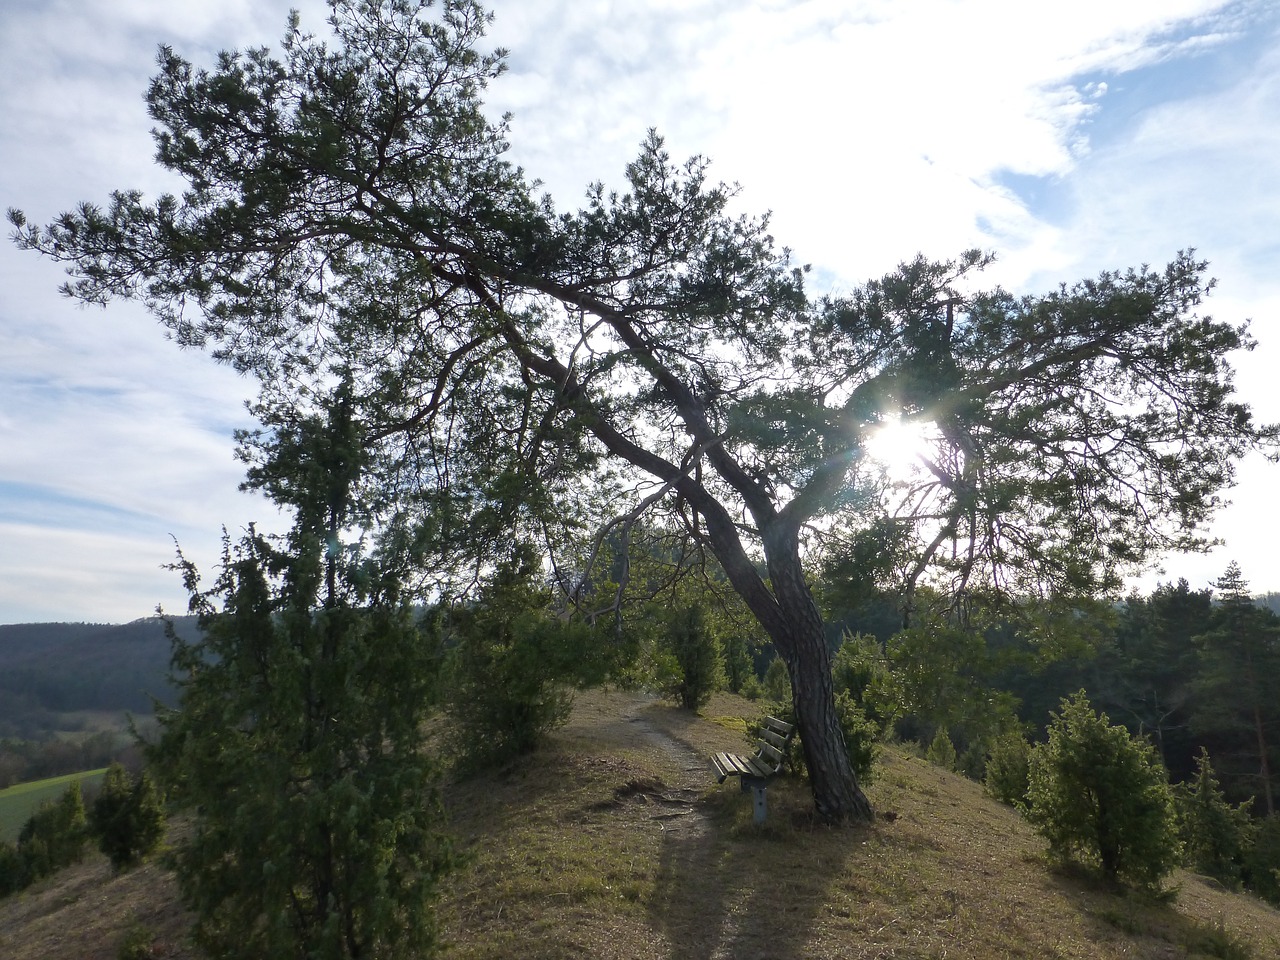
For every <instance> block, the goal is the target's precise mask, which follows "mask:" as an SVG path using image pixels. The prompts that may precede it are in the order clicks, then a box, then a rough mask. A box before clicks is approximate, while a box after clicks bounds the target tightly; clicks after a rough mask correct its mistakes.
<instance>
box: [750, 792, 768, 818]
mask: <svg viewBox="0 0 1280 960" xmlns="http://www.w3.org/2000/svg"><path fill="white" fill-rule="evenodd" d="M751 804H752V807H753V808H754V811H755V822H756V823H764V818H765V814H767V813H768V812H769V803H768V800H766V798H765V788H764V787H760V786H752V788H751Z"/></svg>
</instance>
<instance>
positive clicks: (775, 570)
mask: <svg viewBox="0 0 1280 960" xmlns="http://www.w3.org/2000/svg"><path fill="white" fill-rule="evenodd" d="M765 558H766V561H767V563H768V568H769V578H770V581H771V585H772V587H773V594H774V597H775V598H776V600H777V603H778V606H779V607H780V608H781V611H782V613H783V617H782V618H781V622H780V623H774V624H766V625H765V626H766V629H770V634H771V637H772V639H773V642H774V646H775V647H776V648H777V650H778V652H779V654H781V656H782V658H783V661H784V662H785V663H786V665H787V669H788V672H789V673H790V674H791V702H792V706H793V707H794V709H795V716H796V725H797V726H798V727H799V733H800V742H801V745H802V746H803V747H804V759H805V765H806V766H807V767H808V770H809V783H810V786H811V788H812V790H813V802H814V807H815V809H816V810H817V812H818V815H819V816H820V817H822V818H823V819H824V820H826V821H828V822H830V823H849V822H855V823H867V822H870V821H871V820H872V818H873V817H874V816H875V811H874V810H873V808H872V806H871V801H870V800H868V799H867V796H866V794H865V793H863V792H862V788H861V787H860V786H859V785H858V778H857V776H856V775H855V774H854V772H853V767H852V766H851V765H850V763H849V754H848V752H847V750H846V749H845V741H844V734H843V732H842V731H841V728H840V718H839V716H838V715H837V713H836V706H835V689H834V684H833V682H832V678H831V653H830V651H829V650H828V648H827V638H826V632H825V630H824V629H823V627H824V624H823V620H822V614H821V613H820V612H819V610H818V605H817V603H816V602H815V601H814V599H813V593H812V592H811V591H810V590H809V585H808V583H807V581H806V580H805V577H804V568H803V566H802V565H801V562H800V549H799V543H798V541H797V538H796V536H795V534H794V532H791V531H788V530H785V529H784V530H780V531H775V532H774V534H773V536H768V537H766V538H765Z"/></svg>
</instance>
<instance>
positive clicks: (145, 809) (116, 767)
mask: <svg viewBox="0 0 1280 960" xmlns="http://www.w3.org/2000/svg"><path fill="white" fill-rule="evenodd" d="M89 829H90V832H91V833H92V834H93V835H94V836H95V837H96V838H97V841H98V849H99V850H101V851H102V852H103V853H105V854H106V855H107V858H108V859H110V861H111V866H113V867H114V868H115V869H116V870H122V869H124V868H125V867H129V866H132V865H133V864H135V863H137V862H138V861H139V860H141V859H142V858H143V857H145V856H147V854H149V853H151V852H152V851H153V850H155V848H156V847H157V846H159V844H160V838H161V837H162V836H163V835H164V807H163V806H162V804H161V802H160V796H159V794H158V793H157V792H156V788H155V784H154V783H153V782H152V780H151V775H150V774H149V773H147V772H146V771H145V770H144V771H143V772H142V773H141V774H140V775H139V776H138V777H137V779H134V778H132V777H130V776H129V773H128V771H127V770H125V768H124V767H122V766H121V765H120V764H118V763H113V764H111V766H109V767H108V768H107V772H106V775H105V776H104V777H103V779H102V789H101V790H100V791H99V792H98V796H97V797H96V798H94V801H93V808H92V810H91V811H90V813H89Z"/></svg>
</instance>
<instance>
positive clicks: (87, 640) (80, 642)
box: [0, 617, 195, 739]
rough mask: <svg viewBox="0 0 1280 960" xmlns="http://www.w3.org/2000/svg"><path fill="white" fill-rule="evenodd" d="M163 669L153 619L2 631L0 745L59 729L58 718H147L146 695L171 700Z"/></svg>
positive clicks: (165, 646) (160, 634) (162, 641)
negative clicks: (90, 714)
mask: <svg viewBox="0 0 1280 960" xmlns="http://www.w3.org/2000/svg"><path fill="white" fill-rule="evenodd" d="M175 626H176V627H177V628H178V629H179V630H180V631H182V632H183V633H184V635H187V634H189V633H192V632H194V630H195V621H194V618H192V617H180V618H177V619H176V620H175ZM168 669H169V641H168V639H166V637H165V632H164V623H163V621H161V620H160V619H159V618H157V617H151V618H148V619H145V620H135V621H134V622H132V623H125V624H101V623H19V624H9V625H3V626H0V739H3V738H20V739H39V738H40V737H41V736H42V735H44V734H46V733H48V732H50V731H54V730H65V729H66V728H65V726H64V723H65V719H64V718H62V717H59V716H58V715H59V714H66V713H72V712H77V711H84V710H89V711H110V712H119V713H123V712H125V711H128V712H131V713H136V714H149V713H151V712H152V702H151V697H153V696H155V697H159V698H160V699H161V700H167V699H168V698H170V697H171V696H172V694H173V691H172V690H171V689H170V687H169V683H168V680H167V674H168Z"/></svg>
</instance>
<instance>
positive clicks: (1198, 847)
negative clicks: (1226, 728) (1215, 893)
mask: <svg viewBox="0 0 1280 960" xmlns="http://www.w3.org/2000/svg"><path fill="white" fill-rule="evenodd" d="M1174 794H1175V797H1176V799H1177V806H1178V833H1179V835H1180V836H1181V838H1182V857H1183V862H1184V863H1186V865H1187V866H1189V867H1191V868H1192V869H1193V870H1197V871H1199V872H1200V873H1204V874H1207V875H1208V876H1211V877H1213V878H1214V879H1216V880H1220V881H1221V882H1223V883H1226V884H1229V885H1233V886H1234V885H1238V884H1239V883H1240V879H1241V872H1242V870H1243V867H1244V858H1245V853H1246V852H1247V851H1248V849H1249V848H1250V847H1251V846H1252V843H1253V833H1254V826H1253V822H1252V820H1251V818H1250V816H1249V806H1250V802H1249V801H1246V802H1245V803H1242V804H1240V805H1238V806H1232V805H1231V804H1229V803H1227V801H1226V798H1225V797H1224V796H1223V795H1222V789H1221V787H1219V786H1218V778H1217V777H1216V776H1214V772H1213V765H1212V764H1211V763H1210V761H1209V753H1208V751H1207V750H1205V749H1204V748H1203V747H1201V749H1200V755H1199V756H1198V757H1196V776H1195V779H1193V780H1191V781H1190V782H1188V783H1180V784H1178V786H1177V787H1175V788H1174Z"/></svg>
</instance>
